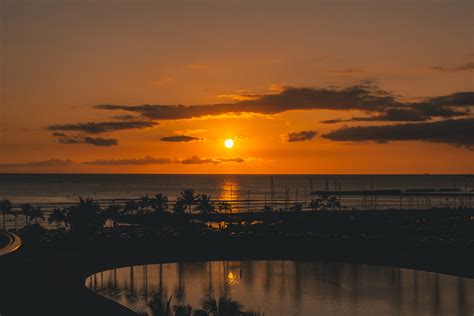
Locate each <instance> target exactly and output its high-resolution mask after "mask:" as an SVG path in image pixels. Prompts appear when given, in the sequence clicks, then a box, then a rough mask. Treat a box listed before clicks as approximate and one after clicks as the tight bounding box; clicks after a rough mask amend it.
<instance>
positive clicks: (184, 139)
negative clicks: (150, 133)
mask: <svg viewBox="0 0 474 316" xmlns="http://www.w3.org/2000/svg"><path fill="white" fill-rule="evenodd" d="M196 140H202V138H201V137H194V136H187V135H176V136H166V137H162V138H161V141H163V142H178V143H180V142H181V143H187V142H191V141H196Z"/></svg>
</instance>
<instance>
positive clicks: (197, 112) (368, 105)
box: [95, 85, 402, 120]
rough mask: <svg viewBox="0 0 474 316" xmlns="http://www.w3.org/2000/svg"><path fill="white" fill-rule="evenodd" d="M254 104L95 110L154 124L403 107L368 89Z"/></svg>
mask: <svg viewBox="0 0 474 316" xmlns="http://www.w3.org/2000/svg"><path fill="white" fill-rule="evenodd" d="M252 98H254V99H253V100H242V101H237V102H233V103H219V104H211V105H193V106H185V105H151V104H146V105H136V106H128V105H113V104H102V105H97V106H95V108H96V109H102V110H112V111H115V110H122V111H129V112H134V113H138V114H140V115H141V116H142V117H146V118H148V119H153V120H176V119H189V118H198V117H203V116H209V115H222V114H228V113H258V114H277V113H282V112H286V111H291V110H314V109H332V110H348V109H359V110H364V111H382V110H383V109H385V108H387V107H389V106H400V105H402V104H401V103H400V102H398V101H397V100H396V99H395V98H394V97H393V96H391V95H390V94H388V93H387V92H385V91H380V90H375V89H373V87H369V86H367V85H361V86H352V87H348V88H345V89H317V88H295V87H287V88H286V89H285V90H282V91H279V92H278V93H274V94H263V95H257V94H255V95H252Z"/></svg>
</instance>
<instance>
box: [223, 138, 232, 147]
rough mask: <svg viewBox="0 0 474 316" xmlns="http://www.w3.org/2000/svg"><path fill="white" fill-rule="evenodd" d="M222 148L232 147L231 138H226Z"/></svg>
mask: <svg viewBox="0 0 474 316" xmlns="http://www.w3.org/2000/svg"><path fill="white" fill-rule="evenodd" d="M224 146H225V147H226V148H232V147H234V140H233V139H232V138H228V139H226V140H225V141H224Z"/></svg>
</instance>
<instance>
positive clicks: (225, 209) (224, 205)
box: [217, 201, 232, 213]
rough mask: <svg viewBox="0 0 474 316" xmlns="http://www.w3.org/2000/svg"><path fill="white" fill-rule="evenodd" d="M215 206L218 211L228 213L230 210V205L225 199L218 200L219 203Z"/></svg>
mask: <svg viewBox="0 0 474 316" xmlns="http://www.w3.org/2000/svg"><path fill="white" fill-rule="evenodd" d="M217 208H218V210H219V212H224V213H228V212H230V211H232V206H231V205H230V203H228V202H226V201H221V202H219V205H218V207H217Z"/></svg>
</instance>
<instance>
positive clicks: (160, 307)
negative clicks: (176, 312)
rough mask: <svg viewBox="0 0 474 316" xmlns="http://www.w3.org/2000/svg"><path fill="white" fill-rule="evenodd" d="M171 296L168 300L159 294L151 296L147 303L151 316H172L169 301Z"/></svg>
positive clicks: (171, 297)
mask: <svg viewBox="0 0 474 316" xmlns="http://www.w3.org/2000/svg"><path fill="white" fill-rule="evenodd" d="M172 299H173V295H171V296H170V297H169V299H167V300H166V299H165V298H164V297H163V296H162V295H161V293H157V294H155V295H154V296H153V299H152V300H151V301H150V302H149V303H148V306H149V307H150V309H151V312H152V315H153V316H172V309H171V300H172Z"/></svg>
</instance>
